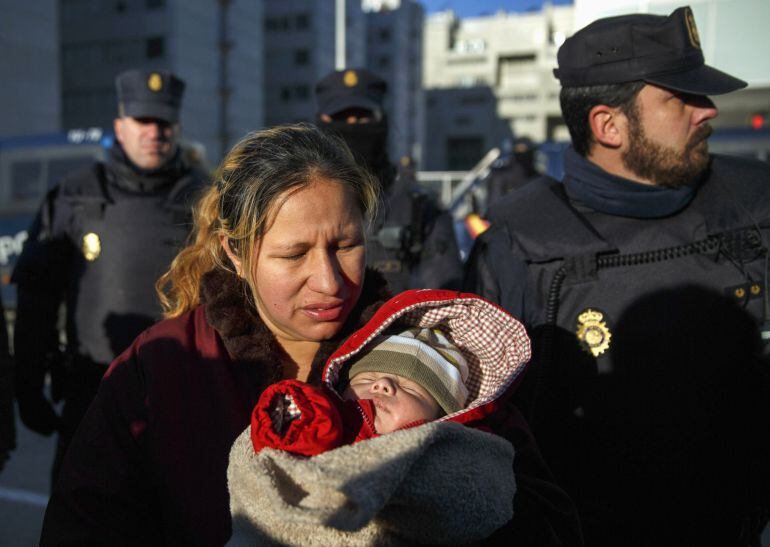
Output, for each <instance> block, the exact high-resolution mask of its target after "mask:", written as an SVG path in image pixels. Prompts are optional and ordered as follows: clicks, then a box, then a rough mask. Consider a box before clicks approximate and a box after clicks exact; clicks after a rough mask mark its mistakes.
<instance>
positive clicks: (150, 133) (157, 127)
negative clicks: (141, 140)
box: [144, 121, 163, 139]
mask: <svg viewBox="0 0 770 547" xmlns="http://www.w3.org/2000/svg"><path fill="white" fill-rule="evenodd" d="M144 132H145V135H146V136H147V137H148V138H150V139H157V138H159V137H160V136H161V135H162V134H163V128H162V127H161V124H160V122H158V121H150V122H147V123H146V124H145V125H144Z"/></svg>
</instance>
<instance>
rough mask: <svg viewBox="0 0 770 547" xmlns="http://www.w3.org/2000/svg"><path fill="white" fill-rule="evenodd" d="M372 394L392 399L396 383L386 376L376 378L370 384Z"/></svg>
mask: <svg viewBox="0 0 770 547" xmlns="http://www.w3.org/2000/svg"><path fill="white" fill-rule="evenodd" d="M372 393H376V394H378V395H381V396H387V397H392V396H393V395H395V394H396V383H395V382H394V381H393V380H392V379H391V378H388V377H387V376H384V377H382V378H378V379H377V380H376V381H374V382H372Z"/></svg>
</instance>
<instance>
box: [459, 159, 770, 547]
mask: <svg viewBox="0 0 770 547" xmlns="http://www.w3.org/2000/svg"><path fill="white" fill-rule="evenodd" d="M567 176H569V173H567ZM490 217H491V220H492V226H491V227H490V229H489V230H488V231H487V232H485V233H484V234H482V235H481V236H480V237H479V239H478V240H477V242H476V245H475V246H474V250H473V252H472V254H471V257H470V260H469V264H468V272H467V276H466V287H465V289H466V290H469V291H473V292H477V293H479V294H481V295H482V296H485V297H487V298H489V299H491V300H492V301H495V302H498V303H499V304H501V305H502V306H503V307H504V308H505V309H507V310H508V311H509V312H511V313H513V314H514V315H516V316H518V317H520V318H522V319H523V321H524V322H525V324H526V325H527V327H528V329H530V332H531V334H532V336H533V366H532V367H531V369H530V373H529V374H528V376H527V378H526V379H525V385H524V386H522V389H521V390H520V392H521V394H522V398H520V399H519V404H520V406H521V407H522V408H523V409H525V411H527V410H528V411H529V413H528V418H529V420H530V423H531V424H532V427H533V432H534V434H535V436H536V438H537V439H538V442H539V444H540V446H541V448H542V450H543V453H544V455H545V457H546V459H547V460H548V461H549V463H550V464H551V466H552V467H553V468H554V471H555V473H556V474H557V477H558V478H560V479H561V480H562V481H563V483H564V486H565V487H566V488H567V490H568V492H570V493H571V494H572V496H573V498H574V499H575V501H576V503H577V505H578V509H579V511H580V512H581V518H582V519H583V525H584V532H585V538H586V544H587V545H604V544H612V545H620V544H624V545H631V544H637V543H638V544H659V545H663V544H669V543H676V542H677V541H679V542H681V541H685V543H687V542H689V541H690V540H692V539H693V538H696V537H702V538H704V540H705V541H706V543H703V544H714V543H713V541H714V540H715V538H724V541H725V542H724V543H721V544H725V545H726V544H735V543H734V542H735V540H736V538H737V536H738V534H739V533H740V529H741V527H743V526H744V525H745V518H746V515H747V514H750V513H751V512H752V508H753V507H755V506H756V505H758V504H759V505H761V504H763V503H766V502H767V498H766V495H767V488H766V486H767V485H770V481H768V480H766V478H767V473H768V469H767V467H768V466H767V464H766V463H764V464H758V463H757V462H758V461H761V458H760V456H761V455H762V454H764V455H765V456H764V461H765V462H766V461H767V451H768V447H767V442H766V441H764V440H761V439H760V438H759V436H758V435H757V431H758V430H759V429H761V428H762V427H766V424H765V422H766V420H767V418H765V416H770V414H768V409H767V408H766V407H767V404H766V402H767V397H766V395H762V393H764V390H765V389H766V382H764V381H761V380H760V378H761V377H762V376H763V374H758V371H759V369H760V368H761V367H764V368H763V370H767V367H766V363H764V365H763V364H762V359H763V358H762V357H761V353H762V349H761V342H760V341H759V340H760V338H759V334H758V329H757V326H758V325H760V324H763V323H764V322H766V321H767V320H768V318H767V317H765V311H764V308H765V304H766V302H765V298H764V294H765V290H766V287H767V275H768V273H767V264H768V263H767V247H768V243H770V168H768V166H767V164H765V163H761V162H752V161H748V160H742V159H734V158H727V157H714V158H713V162H712V167H711V171H710V173H709V175H708V176H707V178H706V180H705V181H704V182H703V183H702V184H701V185H700V187H699V188H698V190H697V193H696V195H695V197H694V198H693V200H692V202H690V203H689V205H687V206H686V207H685V208H684V209H683V210H681V211H679V212H678V213H675V214H672V215H669V216H667V217H664V218H652V219H650V218H647V219H639V218H629V217H623V216H619V215H610V214H606V213H602V212H600V211H596V210H592V209H590V208H589V207H586V206H585V204H582V203H579V202H577V201H576V200H574V199H572V198H570V197H569V196H568V195H567V193H566V192H565V188H564V186H563V185H562V184H561V183H558V182H557V181H555V180H553V179H549V178H542V179H539V180H536V181H533V182H531V183H530V184H529V185H527V186H526V187H524V188H523V189H522V190H520V191H517V192H514V193H513V194H511V195H509V196H508V197H506V198H505V199H503V200H502V201H501V202H499V203H498V204H497V205H496V206H495V207H494V208H493V211H492V212H491V214H490ZM765 377H766V375H765ZM763 401H764V402H763ZM765 431H766V429H765ZM762 437H766V435H763V436H762ZM717 462H719V463H717ZM717 467H721V468H722V469H723V471H724V469H725V468H727V469H728V470H729V471H724V472H723V473H722V475H719V473H718V472H716V471H715V469H716V468H717ZM736 469H739V471H738V472H735V470H736ZM750 469H751V470H750ZM757 473H759V474H761V475H762V476H763V477H765V478H764V479H760V478H758V476H757ZM759 485H764V486H759ZM762 500H764V501H762ZM696 522H697V523H700V524H699V525H694V524H693V523H696ZM691 525H692V526H691ZM637 529H641V530H642V532H640V533H637ZM630 530H635V532H634V534H629V531H630ZM634 538H635V539H634ZM645 542H648V543H645ZM649 542H651V543H649ZM717 542H718V543H719V540H717ZM691 544H692V543H691Z"/></svg>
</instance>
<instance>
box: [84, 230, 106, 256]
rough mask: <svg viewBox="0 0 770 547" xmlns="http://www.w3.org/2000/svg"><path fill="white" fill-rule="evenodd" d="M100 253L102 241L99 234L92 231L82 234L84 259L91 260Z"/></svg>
mask: <svg viewBox="0 0 770 547" xmlns="http://www.w3.org/2000/svg"><path fill="white" fill-rule="evenodd" d="M100 254H102V242H101V241H100V240H99V236H98V235H96V234H95V233H93V232H88V233H87V234H86V235H84V236H83V256H85V257H86V260H88V261H89V262H93V261H94V260H96V259H97V258H99V255H100Z"/></svg>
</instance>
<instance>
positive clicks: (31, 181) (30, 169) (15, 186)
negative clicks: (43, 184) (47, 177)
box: [11, 160, 43, 200]
mask: <svg viewBox="0 0 770 547" xmlns="http://www.w3.org/2000/svg"><path fill="white" fill-rule="evenodd" d="M42 175H43V164H42V163H41V162H40V161H35V160H31V161H30V160H27V161H17V162H15V163H14V164H13V165H11V199H14V200H28V199H35V198H37V197H38V196H39V195H40V177H41V176H42Z"/></svg>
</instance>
